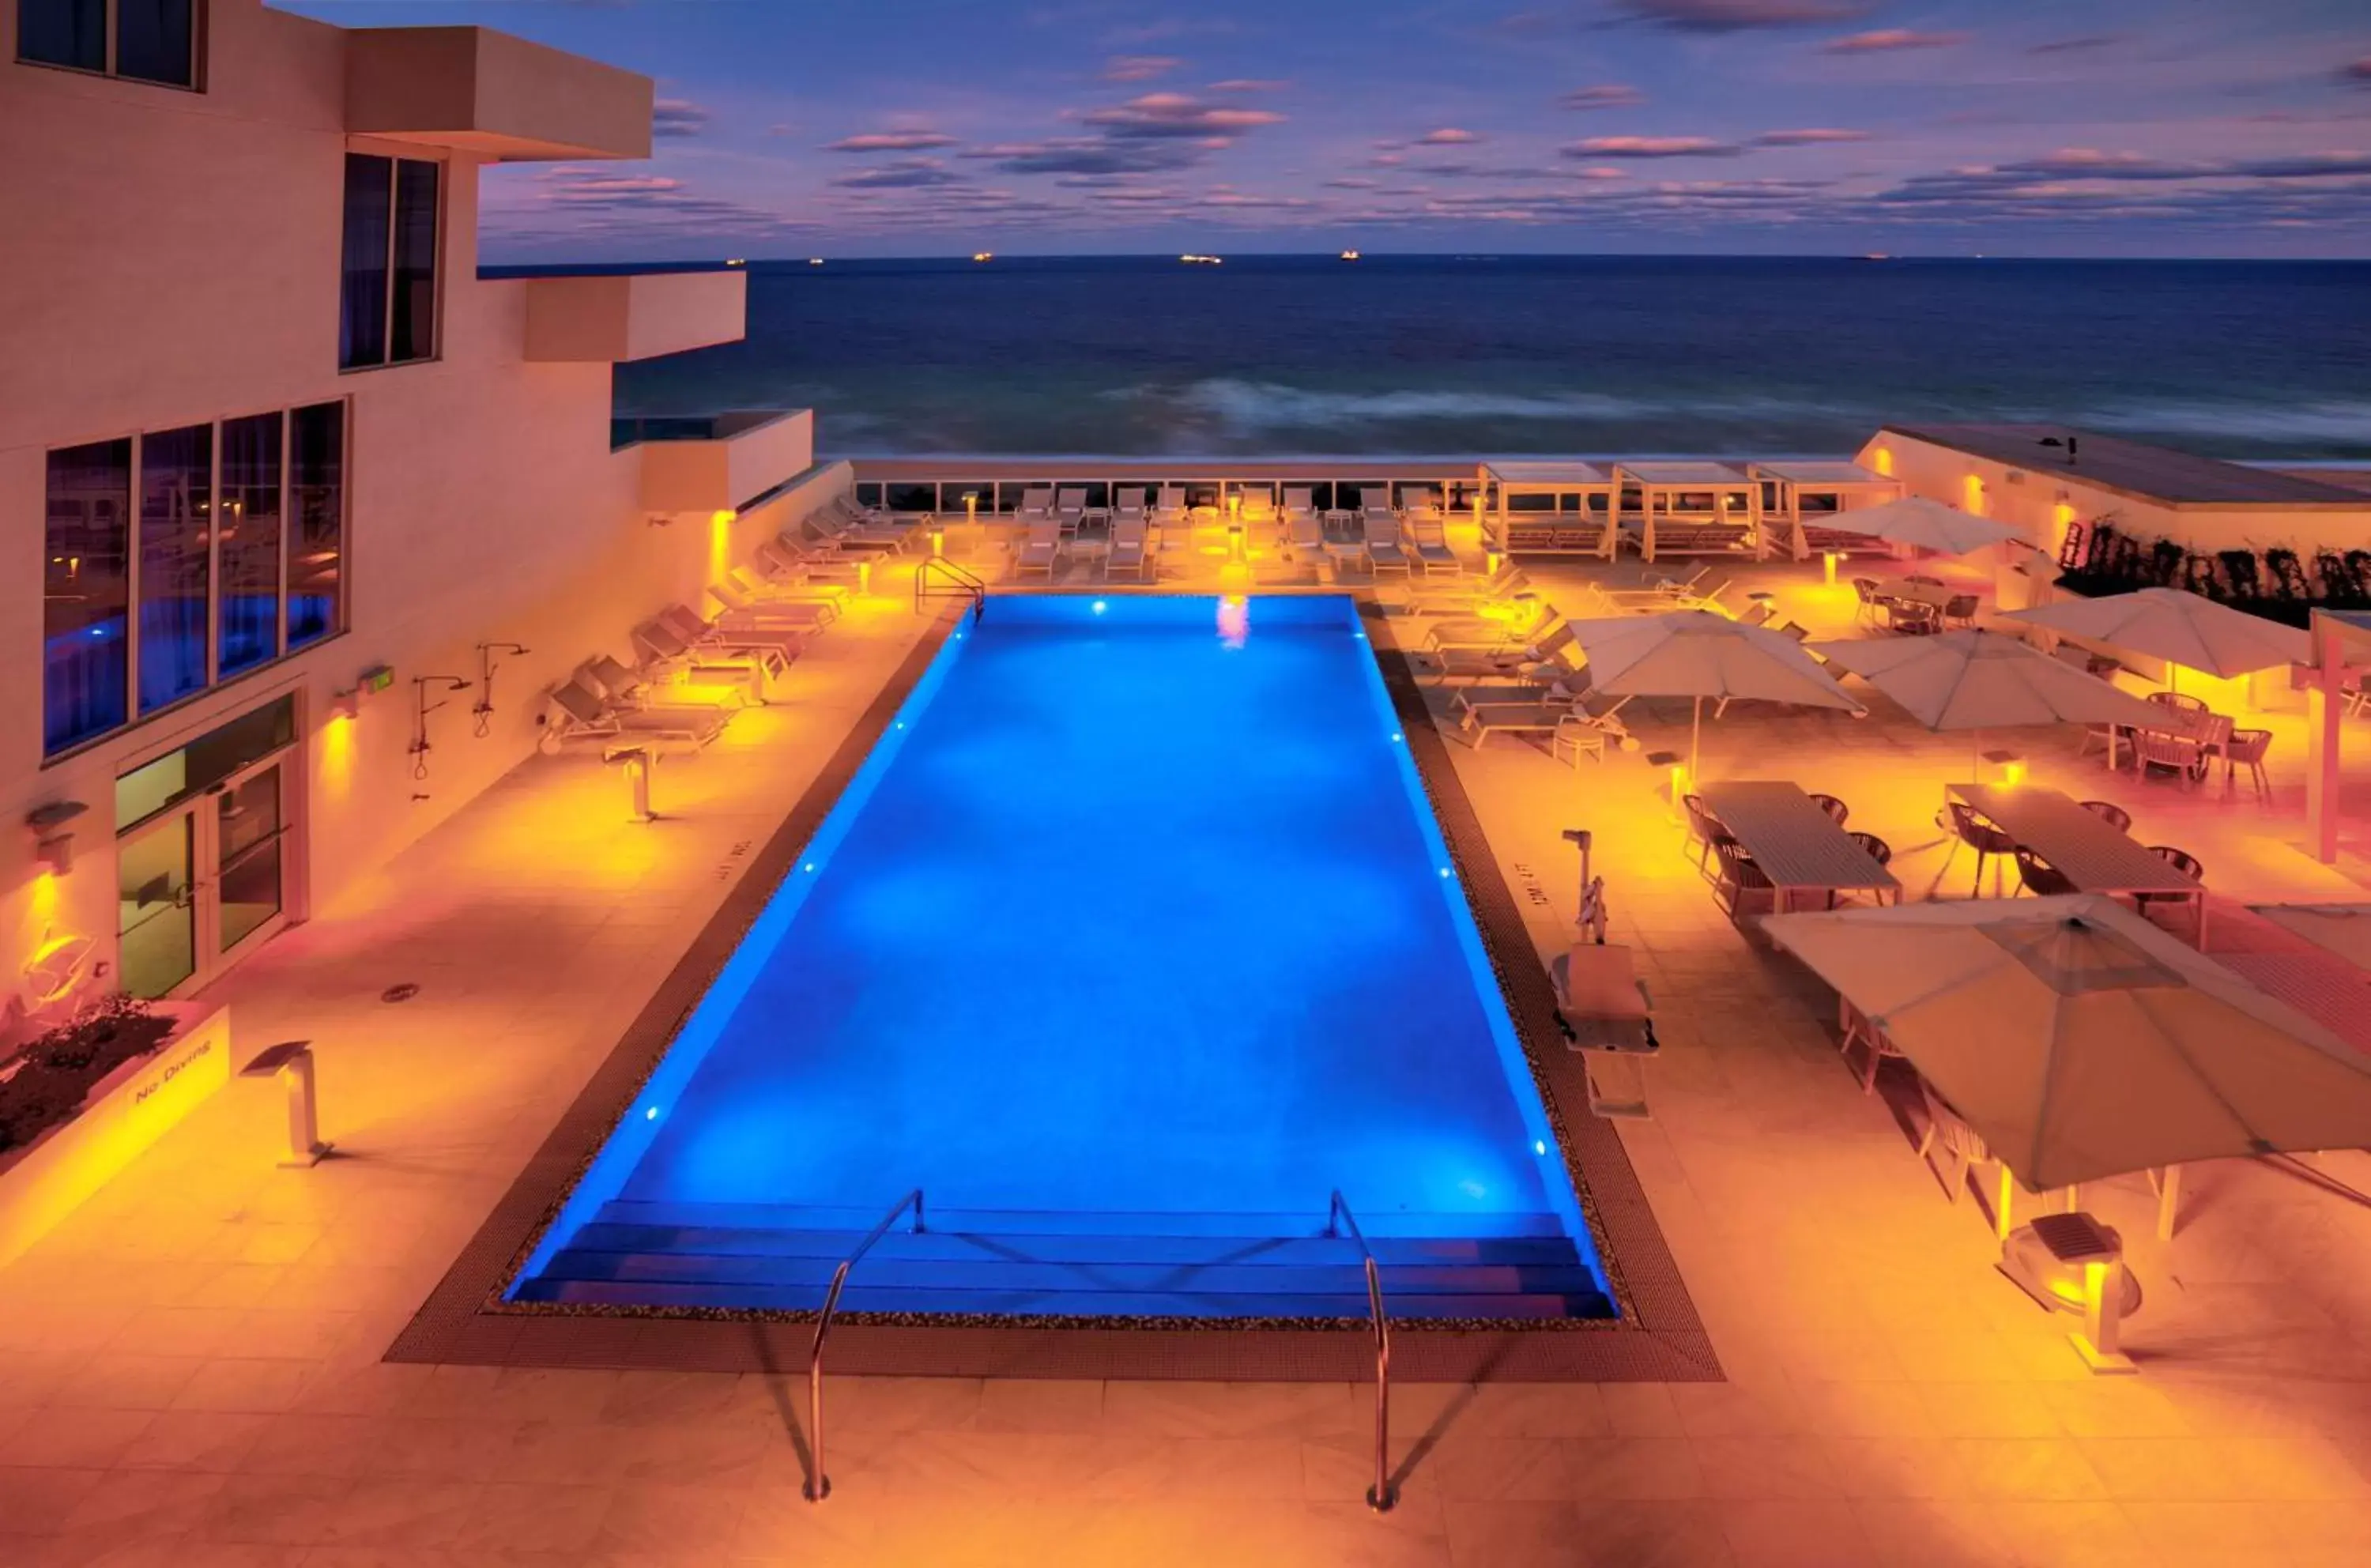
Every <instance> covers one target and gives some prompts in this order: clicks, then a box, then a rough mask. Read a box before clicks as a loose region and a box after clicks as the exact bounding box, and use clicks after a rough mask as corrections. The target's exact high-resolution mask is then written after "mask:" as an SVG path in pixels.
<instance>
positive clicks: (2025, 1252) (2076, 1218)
mask: <svg viewBox="0 0 2371 1568" xmlns="http://www.w3.org/2000/svg"><path fill="white" fill-rule="evenodd" d="M2000 1271H2001V1273H2003V1274H2007V1276H2008V1277H2009V1279H2010V1280H2011V1281H2012V1282H2014V1283H2015V1284H2016V1286H2018V1289H2020V1290H2022V1291H2024V1292H2025V1293H2026V1294H2027V1295H2028V1296H2030V1297H2033V1298H2034V1300H2036V1301H2037V1302H2040V1303H2041V1306H2042V1307H2043V1308H2045V1309H2048V1310H2050V1311H2053V1312H2080V1313H2082V1314H2083V1327H2082V1329H2081V1331H2080V1332H2076V1333H2071V1334H2068V1335H2067V1336H2066V1337H2067V1338H2068V1339H2070V1340H2072V1341H2074V1342H2075V1350H2076V1354H2077V1355H2081V1356H2082V1357H2083V1364H2084V1365H2085V1366H2088V1367H2090V1369H2091V1370H2092V1371H2094V1372H2099V1373H2120V1372H2131V1371H2134V1370H2135V1368H2134V1366H2133V1361H2132V1357H2130V1356H2128V1355H2124V1354H2122V1352H2121V1351H2120V1350H2118V1349H2117V1348H2116V1342H2117V1337H2118V1334H2119V1332H2120V1330H2121V1327H2122V1322H2123V1320H2124V1316H2125V1314H2127V1313H2130V1312H2137V1311H2139V1310H2140V1305H2141V1282H2140V1281H2139V1280H2137V1279H2135V1278H2134V1277H2133V1274H2132V1272H2131V1271H2130V1270H2129V1269H2127V1268H2125V1267H2124V1242H2123V1238H2122V1237H2121V1236H2119V1235H2117V1234H2116V1232H2115V1231H2114V1230H2113V1229H2112V1228H2110V1227H2108V1226H2104V1225H2101V1224H2100V1223H2099V1221H2098V1220H2096V1219H2093V1218H2092V1217H2091V1216H2089V1215H2088V1214H2083V1213H2079V1212H2078V1213H2075V1214H2046V1215H2043V1216H2041V1218H2039V1219H2037V1220H2035V1221H2034V1222H2033V1223H2032V1224H2030V1225H2026V1226H2020V1227H2019V1228H2018V1229H2016V1230H2014V1231H2012V1232H2010V1233H2009V1238H2008V1239H2007V1241H2005V1242H2003V1243H2002V1244H2001V1261H2000Z"/></svg>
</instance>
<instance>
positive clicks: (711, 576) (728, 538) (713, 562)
mask: <svg viewBox="0 0 2371 1568" xmlns="http://www.w3.org/2000/svg"><path fill="white" fill-rule="evenodd" d="M734 515H735V514H734V513H730V512H716V513H710V514H709V518H708V581H709V582H723V581H724V574H725V573H726V572H728V571H732V570H733V519H734Z"/></svg>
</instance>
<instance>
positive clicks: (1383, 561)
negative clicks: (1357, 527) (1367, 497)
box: [1364, 507, 1416, 572]
mask: <svg viewBox="0 0 2371 1568" xmlns="http://www.w3.org/2000/svg"><path fill="white" fill-rule="evenodd" d="M1364 532H1365V535H1366V538H1365V541H1364V542H1365V544H1366V547H1367V569H1368V570H1369V571H1399V572H1409V571H1414V570H1415V568H1416V552H1415V551H1413V550H1411V549H1409V548H1407V546H1406V544H1405V542H1403V541H1402V540H1401V538H1400V519H1399V513H1395V512H1381V511H1377V510H1376V509H1375V508H1373V507H1369V508H1368V509H1367V512H1366V520H1365V525H1364Z"/></svg>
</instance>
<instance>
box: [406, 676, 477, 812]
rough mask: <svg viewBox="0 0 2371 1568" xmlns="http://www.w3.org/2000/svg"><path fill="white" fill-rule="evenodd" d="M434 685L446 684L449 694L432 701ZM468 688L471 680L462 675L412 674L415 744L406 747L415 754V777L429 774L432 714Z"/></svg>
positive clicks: (423, 797)
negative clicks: (430, 697)
mask: <svg viewBox="0 0 2371 1568" xmlns="http://www.w3.org/2000/svg"><path fill="white" fill-rule="evenodd" d="M430 686H438V687H441V688H443V690H444V691H445V694H446V696H445V698H444V699H442V700H439V701H436V702H431V701H429V700H428V688H429V687H430ZM468 689H469V683H468V681H465V680H463V679H462V678H461V677H460V676H458V675H414V676H412V677H411V744H410V745H408V746H406V747H404V748H403V749H404V750H405V751H406V752H407V753H408V754H410V755H411V777H412V778H419V779H424V778H427V777H428V752H429V744H428V716H429V715H430V714H431V713H434V712H435V711H436V710H437V709H440V708H442V707H444V706H445V702H447V701H450V700H451V694H452V693H455V692H463V691H467V690H468ZM412 799H414V800H425V799H427V797H426V796H424V795H415V796H413V797H412Z"/></svg>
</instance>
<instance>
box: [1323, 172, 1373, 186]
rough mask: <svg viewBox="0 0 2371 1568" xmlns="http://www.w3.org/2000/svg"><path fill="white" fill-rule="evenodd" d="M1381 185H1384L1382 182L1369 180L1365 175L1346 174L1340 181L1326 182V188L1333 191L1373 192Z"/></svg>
mask: <svg viewBox="0 0 2371 1568" xmlns="http://www.w3.org/2000/svg"><path fill="white" fill-rule="evenodd" d="M1381 184H1382V180H1380V179H1368V178H1367V177H1366V176H1365V175H1363V174H1346V175H1344V176H1343V177H1342V178H1341V179H1329V180H1327V181H1326V182H1325V185H1326V188H1327V189H1328V190H1374V189H1375V188H1376V187H1377V186H1379V185H1381Z"/></svg>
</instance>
